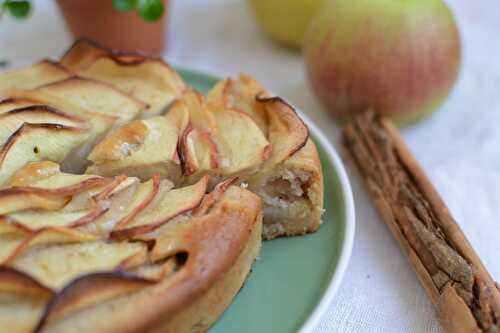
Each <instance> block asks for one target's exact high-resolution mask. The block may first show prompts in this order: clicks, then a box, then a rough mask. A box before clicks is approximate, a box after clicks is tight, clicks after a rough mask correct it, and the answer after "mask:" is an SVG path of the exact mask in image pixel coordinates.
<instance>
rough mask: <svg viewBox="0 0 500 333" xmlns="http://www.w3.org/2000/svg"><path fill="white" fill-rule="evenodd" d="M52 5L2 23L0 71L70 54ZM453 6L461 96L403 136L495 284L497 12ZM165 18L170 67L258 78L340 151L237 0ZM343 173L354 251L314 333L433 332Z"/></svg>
mask: <svg viewBox="0 0 500 333" xmlns="http://www.w3.org/2000/svg"><path fill="white" fill-rule="evenodd" d="M415 1H418V0H415ZM54 3H55V1H49V0H38V1H36V2H35V5H36V10H35V13H34V16H33V17H31V18H30V19H29V20H28V21H25V22H21V23H20V22H13V21H12V20H10V19H8V18H2V19H1V21H0V59H3V58H7V59H10V60H11V61H12V63H13V66H18V65H22V64H26V63H29V62H33V61H35V60H37V59H39V58H41V57H57V56H59V55H60V54H61V53H62V51H63V50H64V49H65V48H67V47H68V46H69V45H70V43H71V37H70V36H69V34H68V33H67V32H66V31H65V27H64V22H63V20H62V18H61V16H60V14H59V12H58V10H57V8H56V7H55V5H54ZM450 6H451V7H452V9H453V11H454V13H455V15H456V17H457V20H458V23H459V26H460V31H461V34H462V39H463V47H464V56H463V67H462V72H461V76H460V79H459V82H458V85H457V86H456V89H455V90H454V92H453V94H452V95H451V97H450V98H449V100H448V101H447V102H446V104H445V105H444V106H443V107H441V109H440V110H439V112H438V113H436V114H435V115H434V116H432V117H431V118H429V119H428V120H425V121H424V122H423V123H420V124H418V125H416V126H414V127H412V128H408V129H405V130H404V131H403V135H404V137H405V139H406V141H407V142H408V145H409V146H410V148H411V150H412V151H413V152H414V153H415V155H416V157H417V159H418V160H419V161H420V162H421V163H422V165H423V167H424V168H425V170H427V172H428V174H429V176H430V178H431V180H432V181H433V182H434V184H435V185H436V187H437V189H438V190H439V192H440V193H441V194H442V196H443V197H444V199H445V201H446V202H447V204H448V206H449V208H450V209H451V211H452V212H453V214H454V216H455V217H456V219H457V220H458V221H459V223H460V225H461V226H462V228H463V229H464V231H465V233H466V234H467V236H468V237H469V240H470V241H471V243H472V244H473V246H474V248H475V249H476V250H477V252H478V253H479V255H480V257H481V258H483V261H484V263H485V265H486V267H487V268H488V269H489V270H490V272H491V274H492V275H493V276H494V278H495V279H496V280H500V260H499V254H500V241H499V234H500V198H499V196H500V190H499V189H500V130H499V129H500V2H498V1H497V0H481V1H470V0H454V1H452V2H451V3H450ZM170 17H171V22H170V35H169V41H168V50H167V51H166V52H165V57H166V59H167V60H168V61H170V62H172V63H175V64H180V65H184V66H187V67H194V68H198V69H205V70H208V71H211V72H215V73H230V74H235V73H238V72H239V71H245V72H248V73H250V74H252V75H254V76H255V77H256V78H258V79H259V80H261V81H262V82H263V83H264V84H265V85H267V86H268V87H269V89H271V90H273V91H275V92H276V93H278V94H280V95H282V96H284V97H285V98H287V99H289V100H290V101H291V102H292V103H294V104H295V105H297V106H298V107H300V108H301V109H302V110H303V111H304V112H306V113H307V114H308V115H310V117H311V118H312V119H313V120H315V121H316V122H317V123H318V125H319V126H320V127H321V128H322V129H323V130H324V132H325V133H326V134H327V136H328V137H329V138H330V140H331V141H332V142H333V143H334V144H335V145H336V146H337V147H339V145H338V142H339V140H338V138H339V128H338V127H337V126H336V125H335V123H334V122H333V121H332V120H331V118H329V117H328V116H327V115H326V114H325V113H323V112H322V111H321V108H320V107H319V105H318V104H317V102H316V101H315V99H314V97H313V96H312V94H311V92H310V90H309V88H308V85H307V82H306V80H305V78H304V73H303V65H302V59H301V56H300V54H298V53H296V52H292V51H290V50H286V49H282V48H280V47H277V46H275V45H274V44H272V43H271V42H269V41H268V40H267V39H266V38H265V37H264V36H263V35H262V34H261V33H260V31H259V30H258V28H257V27H256V25H255V23H254V21H253V19H252V17H251V15H250V13H249V11H248V10H247V8H246V6H245V3H244V1H243V0H240V1H236V0H234V1H231V0H226V1H223V0H210V1H208V0H205V1H203V0H198V1H195V0H189V1H188V0H173V6H172V8H171V11H170ZM344 159H345V156H344ZM347 168H348V171H349V176H350V179H351V182H352V184H353V191H354V198H355V202H356V217H357V230H356V231H357V233H356V238H355V245H354V251H353V254H352V259H351V262H350V264H349V268H348V271H347V274H346V276H345V279H344V281H343V283H342V286H341V289H340V291H339V293H338V294H337V296H336V297H335V299H334V301H333V303H332V304H331V305H330V307H329V311H328V313H327V314H326V315H325V316H324V317H323V318H322V320H321V322H320V323H319V324H318V326H317V328H316V329H315V331H314V332H315V333H323V332H436V331H438V330H439V328H438V326H437V324H436V320H435V316H434V313H433V309H432V306H431V304H430V302H429V301H428V300H427V297H426V295H425V293H424V290H423V289H422V288H421V287H420V285H419V283H418V281H417V278H416V277H415V275H414V273H413V272H412V270H411V269H410V267H409V265H408V264H407V263H406V260H405V258H404V257H403V256H402V255H401V253H400V251H399V249H398V247H397V244H396V242H395V241H394V240H393V238H392V236H391V235H390V233H389V231H388V229H387V228H386V227H385V225H384V224H383V223H382V222H381V220H380V219H379V217H378V216H377V214H376V213H375V211H374V208H373V206H372V204H371V202H370V201H369V199H368V197H367V195H366V193H365V191H364V189H363V187H362V186H361V184H360V182H359V179H358V175H357V173H356V172H355V170H354V169H353V167H352V165H351V164H350V163H349V162H347ZM325 172H328V170H325ZM256 320H257V319H256Z"/></svg>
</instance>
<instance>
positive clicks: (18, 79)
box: [0, 60, 71, 93]
mask: <svg viewBox="0 0 500 333" xmlns="http://www.w3.org/2000/svg"><path fill="white" fill-rule="evenodd" d="M70 76H71V72H69V71H68V70H67V69H65V68H64V67H63V66H61V65H59V64H58V63H55V62H52V61H50V60H42V61H40V62H38V63H36V64H34V65H31V66H28V67H24V68H21V69H16V70H11V71H7V72H3V73H1V74H0V93H3V92H5V90H8V89H12V88H20V89H32V88H36V87H38V86H40V85H42V84H46V83H50V82H55V81H59V80H64V79H66V78H68V77H70Z"/></svg>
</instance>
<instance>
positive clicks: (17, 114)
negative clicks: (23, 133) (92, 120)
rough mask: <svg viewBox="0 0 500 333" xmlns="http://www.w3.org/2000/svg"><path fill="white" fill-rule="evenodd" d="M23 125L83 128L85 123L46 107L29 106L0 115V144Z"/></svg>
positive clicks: (77, 118) (78, 118) (75, 117)
mask: <svg viewBox="0 0 500 333" xmlns="http://www.w3.org/2000/svg"><path fill="white" fill-rule="evenodd" d="M24 123H30V124H59V125H63V126H67V127H79V128H85V127H86V126H87V124H86V122H85V121H84V120H83V119H81V118H80V117H77V116H75V115H70V114H65V113H63V112H61V111H59V110H56V109H54V108H52V107H50V106H46V105H31V106H27V107H22V108H15V109H12V110H9V111H6V112H4V113H0V144H4V143H5V142H6V141H7V140H8V138H9V137H10V136H11V135H12V133H14V132H15V131H17V130H18V129H19V128H20V127H21V126H22V125H23V124H24Z"/></svg>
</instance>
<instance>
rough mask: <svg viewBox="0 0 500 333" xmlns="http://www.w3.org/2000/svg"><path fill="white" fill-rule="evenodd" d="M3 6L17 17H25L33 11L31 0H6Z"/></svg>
mask: <svg viewBox="0 0 500 333" xmlns="http://www.w3.org/2000/svg"><path fill="white" fill-rule="evenodd" d="M3 7H4V8H5V9H6V10H7V11H8V12H9V14H10V15H12V16H13V17H15V18H19V19H20V18H25V17H26V16H28V14H29V13H30V12H31V3H30V2H29V1H12V0H11V1H6V2H4V4H3Z"/></svg>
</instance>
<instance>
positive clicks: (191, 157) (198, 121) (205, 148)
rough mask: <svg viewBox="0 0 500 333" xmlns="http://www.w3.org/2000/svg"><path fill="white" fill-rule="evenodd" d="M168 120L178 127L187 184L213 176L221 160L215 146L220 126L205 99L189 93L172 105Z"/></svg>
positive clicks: (194, 92)
mask: <svg viewBox="0 0 500 333" xmlns="http://www.w3.org/2000/svg"><path fill="white" fill-rule="evenodd" d="M166 118H167V119H169V120H171V121H174V122H175V121H176V122H177V123H179V129H180V130H181V136H180V138H179V152H180V157H181V160H182V166H183V173H184V175H185V176H187V177H188V179H189V180H187V181H186V182H187V183H193V182H195V181H197V180H198V179H200V177H202V176H203V175H204V174H213V173H214V171H215V170H216V169H217V168H218V167H219V162H220V159H221V158H222V157H221V156H220V154H219V153H220V152H219V148H218V146H217V143H216V142H215V136H216V135H217V131H218V129H217V124H216V122H215V118H214V116H213V115H212V114H211V113H210V112H209V111H208V109H207V106H206V103H205V98H204V97H203V96H202V95H201V94H200V93H198V92H197V91H196V90H194V89H188V90H187V91H186V92H185V93H184V95H183V96H182V98H180V99H178V100H177V101H176V102H175V103H174V104H173V106H172V107H171V109H170V111H169V113H168V114H167V115H166ZM176 119H179V120H176Z"/></svg>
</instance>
